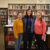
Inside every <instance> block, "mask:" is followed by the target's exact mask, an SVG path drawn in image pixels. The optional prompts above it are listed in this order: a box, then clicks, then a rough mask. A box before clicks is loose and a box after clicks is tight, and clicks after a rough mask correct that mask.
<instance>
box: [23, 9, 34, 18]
mask: <svg viewBox="0 0 50 50" xmlns="http://www.w3.org/2000/svg"><path fill="white" fill-rule="evenodd" d="M29 10H31V9H27V10H26V15H25V16H24V17H25V18H28V14H27V12H28V11H29ZM30 16H31V18H33V15H32V10H31V15H30Z"/></svg>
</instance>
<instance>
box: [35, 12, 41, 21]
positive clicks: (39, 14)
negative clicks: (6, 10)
mask: <svg viewBox="0 0 50 50" xmlns="http://www.w3.org/2000/svg"><path fill="white" fill-rule="evenodd" d="M36 18H37V19H39V20H40V21H42V13H41V12H39V11H36Z"/></svg>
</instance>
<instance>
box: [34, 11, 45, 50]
mask: <svg viewBox="0 0 50 50" xmlns="http://www.w3.org/2000/svg"><path fill="white" fill-rule="evenodd" d="M34 32H35V37H36V40H37V45H38V50H45V49H44V41H43V40H44V38H45V33H46V22H45V21H44V20H43V18H42V13H41V12H39V11H37V12H36V20H35V23H34Z"/></svg>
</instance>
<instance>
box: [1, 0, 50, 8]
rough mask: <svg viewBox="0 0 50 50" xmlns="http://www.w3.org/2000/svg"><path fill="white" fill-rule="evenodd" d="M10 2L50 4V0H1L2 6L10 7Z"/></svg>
mask: <svg viewBox="0 0 50 50" xmlns="http://www.w3.org/2000/svg"><path fill="white" fill-rule="evenodd" d="M9 3H14V4H19V3H21V4H23V3H24V4H48V3H49V4H50V0H0V8H8V4H9Z"/></svg>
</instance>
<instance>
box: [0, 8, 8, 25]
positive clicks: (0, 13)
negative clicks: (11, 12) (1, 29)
mask: <svg viewBox="0 0 50 50" xmlns="http://www.w3.org/2000/svg"><path fill="white" fill-rule="evenodd" d="M0 20H1V25H7V24H8V9H7V8H0Z"/></svg>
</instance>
